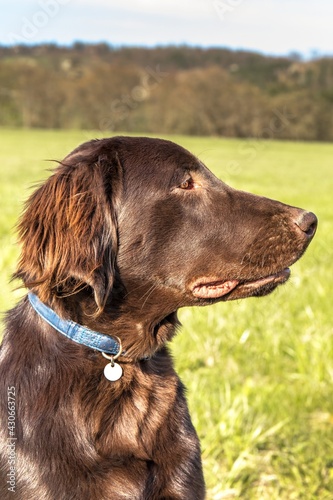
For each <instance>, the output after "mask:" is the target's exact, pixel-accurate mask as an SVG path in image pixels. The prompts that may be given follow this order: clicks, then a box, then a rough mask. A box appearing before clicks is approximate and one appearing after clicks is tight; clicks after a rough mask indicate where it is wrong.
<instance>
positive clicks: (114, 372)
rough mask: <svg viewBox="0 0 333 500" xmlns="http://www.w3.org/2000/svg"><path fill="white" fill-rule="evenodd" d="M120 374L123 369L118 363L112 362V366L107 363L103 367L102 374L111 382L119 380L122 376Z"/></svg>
mask: <svg viewBox="0 0 333 500" xmlns="http://www.w3.org/2000/svg"><path fill="white" fill-rule="evenodd" d="M122 374H123V369H122V367H121V366H120V365H118V363H113V366H112V365H111V363H109V364H107V365H106V367H105V368H104V375H105V377H106V378H107V379H108V380H110V381H111V382H115V381H116V380H119V379H120V378H121V377H122Z"/></svg>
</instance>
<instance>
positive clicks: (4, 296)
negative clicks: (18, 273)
mask: <svg viewBox="0 0 333 500" xmlns="http://www.w3.org/2000/svg"><path fill="white" fill-rule="evenodd" d="M104 136H105V134H104ZM0 137H1V139H0V140H1V142H0V164H1V170H0V280H1V282H0V289H1V294H0V310H1V312H3V311H5V310H6V309H8V308H9V307H11V306H13V305H14V304H15V302H17V300H18V299H19V297H20V296H22V294H23V293H25V292H24V290H22V289H18V288H17V287H18V285H19V284H18V283H9V280H10V276H11V274H12V273H13V271H14V269H15V265H16V261H17V258H18V255H19V248H18V245H17V243H16V234H15V230H14V226H15V223H16V221H17V218H18V215H19V213H20V211H21V210H22V207H23V203H24V200H25V199H26V198H27V197H28V195H29V194H30V193H31V192H32V189H33V187H34V185H35V184H36V183H37V182H38V181H41V180H42V179H44V178H45V177H46V176H48V175H49V169H52V166H53V164H52V162H49V161H45V160H52V159H53V160H61V159H62V158H63V157H64V156H65V154H67V153H68V152H69V151H70V150H71V149H73V148H74V147H76V146H77V145H78V144H79V143H81V142H84V141H86V140H88V139H90V138H95V137H102V134H101V133H100V132H87V131H41V130H33V131H32V130H9V129H0ZM168 138H170V139H172V140H174V141H175V142H178V143H179V144H181V145H183V146H185V147H186V148H188V149H190V150H191V151H192V152H193V153H195V154H196V155H197V156H199V157H200V159H201V160H203V161H204V162H205V163H206V164H207V166H208V167H209V168H210V169H211V170H213V171H214V172H215V174H216V175H217V176H218V177H220V178H222V179H223V180H225V181H226V182H227V183H230V184H231V185H232V186H234V187H236V188H238V189H243V190H246V191H251V192H254V193H257V194H261V195H265V196H268V197H271V198H275V199H279V200H281V201H283V202H285V203H289V204H291V205H295V206H300V207H302V208H307V209H309V210H312V211H313V212H315V213H316V214H317V216H318V218H319V227H318V231H317V235H316V236H315V239H314V241H313V242H312V244H311V245H310V247H309V249H308V251H307V253H306V254H305V256H304V257H303V258H302V259H301V260H300V261H299V262H298V263H297V264H295V265H294V266H293V267H292V277H291V279H290V280H289V281H288V283H287V284H286V285H284V286H283V287H280V288H279V289H278V290H277V291H275V292H274V293H273V294H272V295H270V296H268V297H264V298H261V299H255V298H252V299H246V300H243V301H236V302H230V303H221V304H216V305H215V306H210V307H207V308H192V309H183V310H182V311H181V312H180V320H181V322H182V323H183V327H182V329H181V330H180V332H179V334H178V336H177V338H176V339H175V340H174V341H173V343H172V345H171V349H172V352H173V354H174V358H175V364H176V366H177V369H178V371H179V374H180V376H181V378H182V380H183V382H184V383H185V385H186V386H187V388H188V393H187V394H188V401H189V405H190V410H191V414H192V418H193V422H194V425H195V427H196V428H197V431H198V433H199V436H200V439H201V443H202V455H203V463H204V468H205V477H206V482H207V489H208V493H207V498H208V500H224V499H245V500H253V499H256V500H257V499H258V500H266V499H270V500H278V499H281V500H294V499H295V500H296V499H304V500H310V499H332V498H333V321H332V318H331V316H332V299H333V293H332V276H333V254H332V250H333V194H332V193H333V164H332V158H333V144H325V143H301V142H277V141H276V142H275V141H262V140H254V139H253V140H236V139H229V140H227V139H220V138H196V137H182V136H172V137H168ZM175 230H176V229H175ZM22 348H24V346H22ZM189 500H190V499H189Z"/></svg>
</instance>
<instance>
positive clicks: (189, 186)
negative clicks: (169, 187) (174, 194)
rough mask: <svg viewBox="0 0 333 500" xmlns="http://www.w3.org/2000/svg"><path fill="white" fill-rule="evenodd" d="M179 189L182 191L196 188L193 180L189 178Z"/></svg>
mask: <svg viewBox="0 0 333 500" xmlns="http://www.w3.org/2000/svg"><path fill="white" fill-rule="evenodd" d="M179 187H180V189H185V190H189V189H193V188H194V182H193V179H192V178H191V177H189V178H188V179H186V181H184V182H182V183H181V185H180V186H179Z"/></svg>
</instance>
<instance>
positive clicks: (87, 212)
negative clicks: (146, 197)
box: [15, 141, 122, 313]
mask: <svg viewBox="0 0 333 500" xmlns="http://www.w3.org/2000/svg"><path fill="white" fill-rule="evenodd" d="M98 145H99V142H98V141H96V142H92V143H88V144H85V145H83V146H82V147H81V148H78V149H77V150H75V151H74V152H73V153H72V154H71V155H69V156H68V157H66V158H65V160H64V161H63V162H61V163H60V165H59V167H58V168H57V169H56V171H55V172H54V174H53V175H52V176H51V177H50V178H49V179H48V180H47V181H46V182H45V183H44V184H43V185H42V186H41V187H40V188H39V189H38V190H37V191H35V193H34V194H33V195H32V196H31V198H30V199H29V200H28V203H27V206H26V210H25V212H24V214H23V216H22V218H21V221H20V224H19V234H20V239H21V243H22V254H21V259H20V262H19V268H18V271H17V273H16V275H15V277H19V278H21V279H22V280H23V281H24V283H25V285H26V286H27V287H28V288H31V289H34V290H35V291H37V293H38V295H39V297H40V299H41V300H43V301H46V302H49V303H50V302H52V301H53V298H54V297H56V296H66V295H67V296H68V295H73V294H75V293H78V292H79V291H80V290H82V289H84V288H86V289H88V287H90V288H91V289H92V290H93V294H94V298H95V302H96V304H97V313H100V312H101V311H102V310H103V307H104V306H105V302H106V300H107V297H108V296H109V294H110V292H111V289H112V286H113V283H114V277H115V262H116V256H117V246H118V241H117V215H116V214H117V205H118V203H119V199H120V196H121V188H122V168H121V164H120V162H119V159H118V156H117V154H116V153H111V152H109V151H108V152H105V149H104V152H103V151H101V147H99V148H98ZM96 149H99V151H96Z"/></svg>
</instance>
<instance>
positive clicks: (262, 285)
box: [191, 268, 290, 304]
mask: <svg viewBox="0 0 333 500" xmlns="http://www.w3.org/2000/svg"><path fill="white" fill-rule="evenodd" d="M289 277H290V269H289V268H286V269H283V270H282V271H279V272H277V273H275V274H270V275H268V276H263V277H259V278H257V279H254V280H227V281H223V280H216V281H213V280H208V279H202V280H198V281H197V282H196V283H194V285H193V286H192V287H191V292H192V295H193V296H194V297H195V298H196V299H197V303H201V304H202V303H207V304H212V303H214V302H219V301H227V300H238V299H245V298H247V297H263V296H264V295H268V294H270V293H271V292H273V290H275V289H276V288H277V287H278V286H279V285H282V284H283V283H285V282H286V281H288V279H289Z"/></svg>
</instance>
